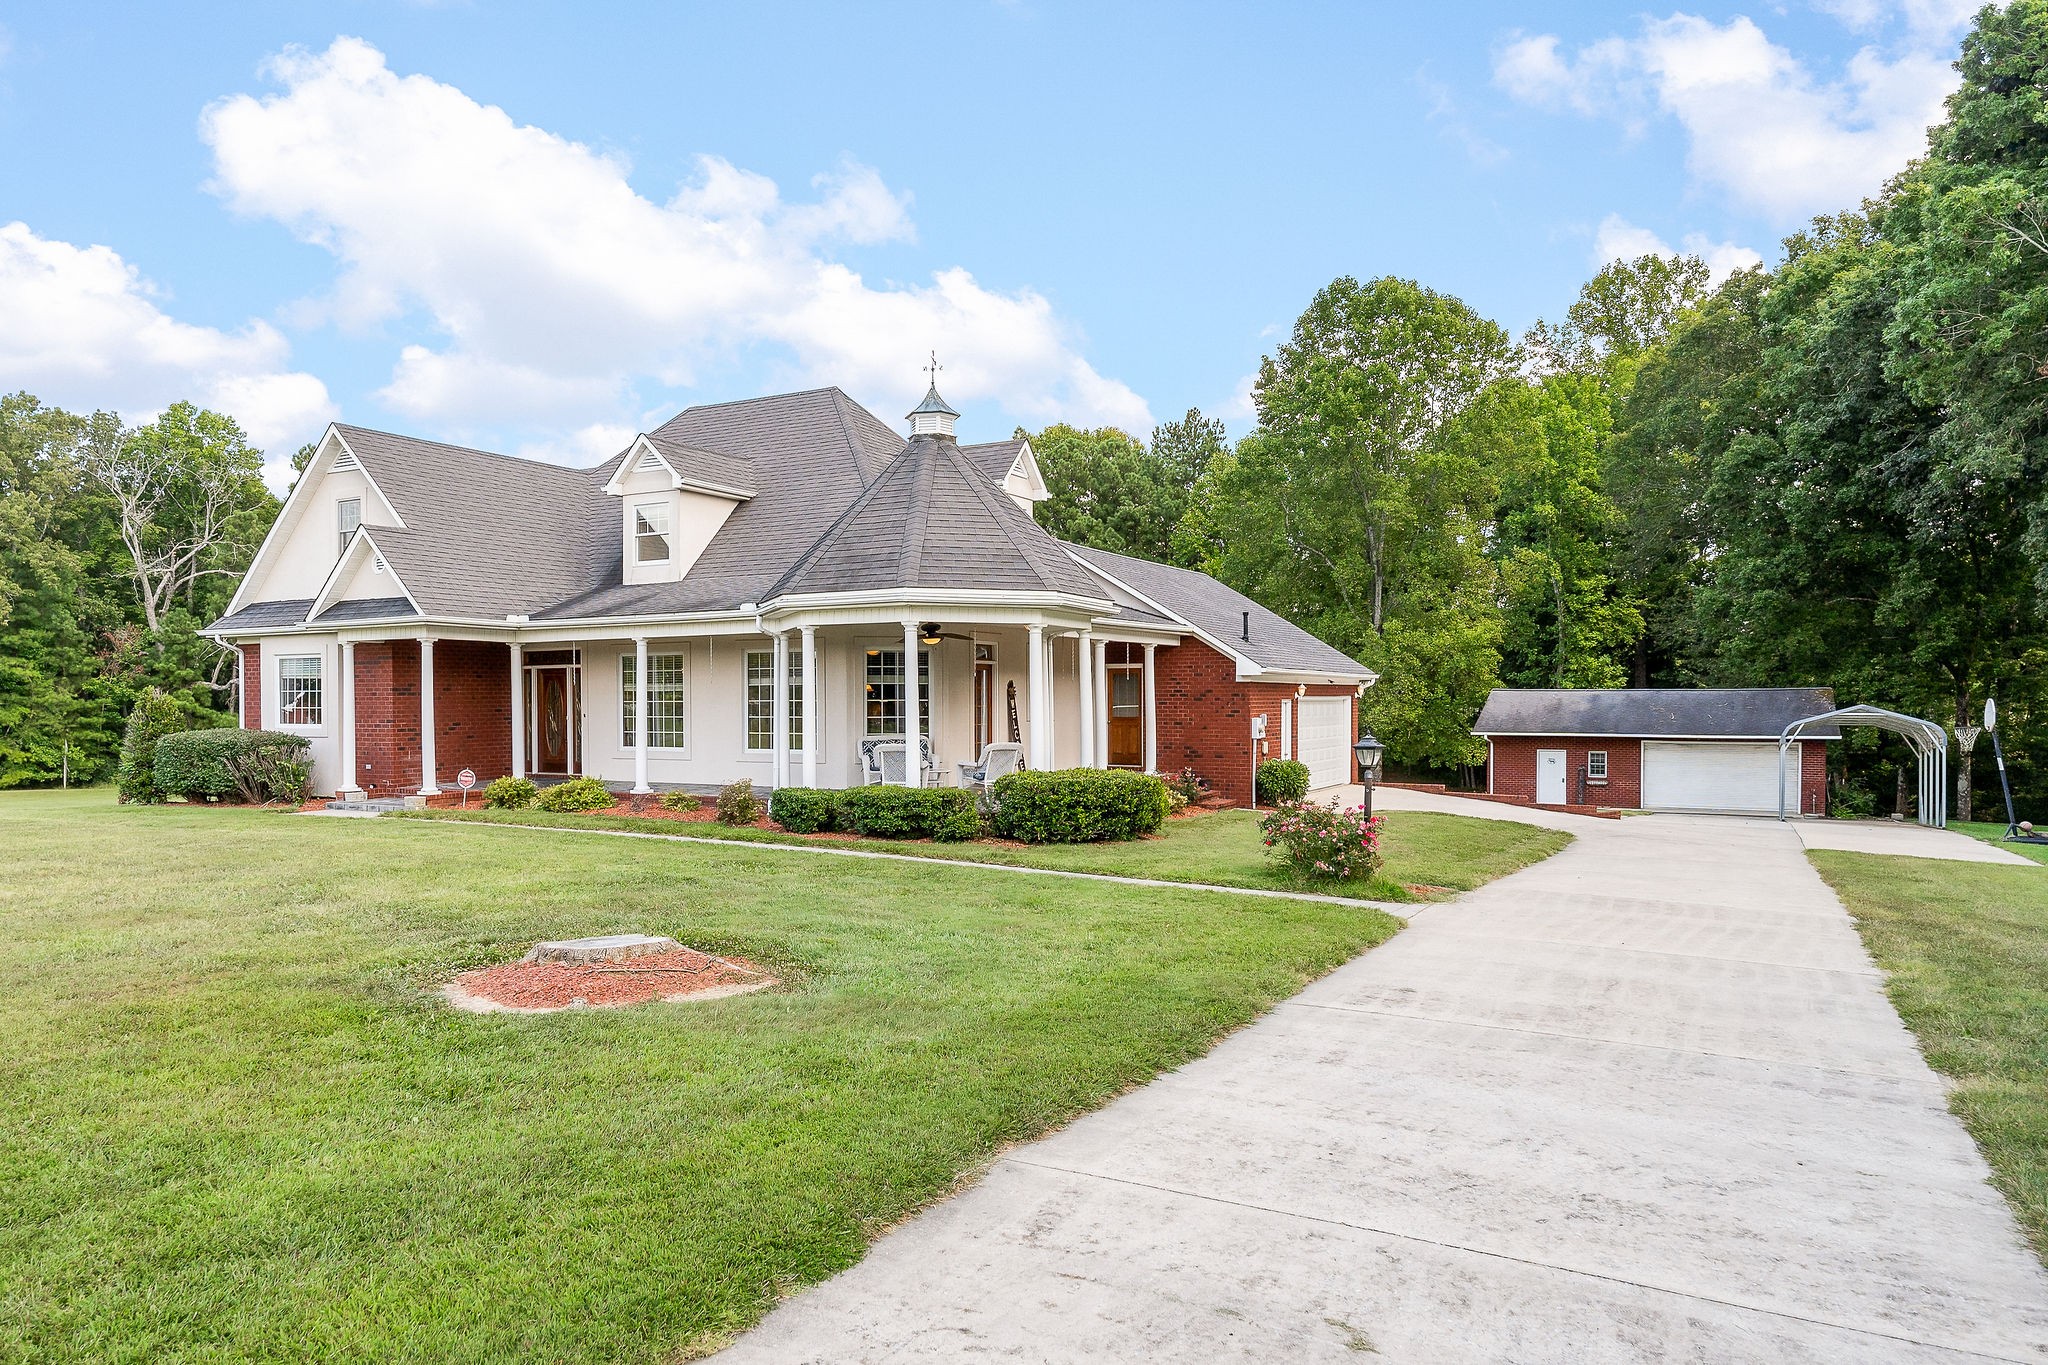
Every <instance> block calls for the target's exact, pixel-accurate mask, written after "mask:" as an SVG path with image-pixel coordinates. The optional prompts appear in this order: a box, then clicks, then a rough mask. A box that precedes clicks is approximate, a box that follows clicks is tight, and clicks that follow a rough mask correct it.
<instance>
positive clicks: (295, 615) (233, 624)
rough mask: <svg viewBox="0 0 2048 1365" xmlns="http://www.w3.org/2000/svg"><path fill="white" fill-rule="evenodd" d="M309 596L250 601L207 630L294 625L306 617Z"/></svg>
mask: <svg viewBox="0 0 2048 1365" xmlns="http://www.w3.org/2000/svg"><path fill="white" fill-rule="evenodd" d="M312 605H313V599H312V598H310V597H281V598H279V599H278V600H277V601H275V602H251V603H250V604H249V605H248V606H246V607H243V608H242V609H241V610H240V611H237V612H233V613H231V614H229V615H227V616H223V617H221V618H220V620H218V621H215V622H214V623H213V624H212V625H210V626H208V627H207V629H208V630H261V629H264V628H266V627H271V626H295V625H297V624H299V623H300V622H301V621H303V620H305V619H306V612H307V611H308V610H309V609H310V608H311V607H312Z"/></svg>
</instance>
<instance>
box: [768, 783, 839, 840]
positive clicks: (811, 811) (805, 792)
mask: <svg viewBox="0 0 2048 1365" xmlns="http://www.w3.org/2000/svg"><path fill="white" fill-rule="evenodd" d="M768 818H769V819H771V820H773V821H774V822H775V823H776V824H778V825H780V826H782V827H783V828H784V829H786V830H788V831H789V832H790V833H791V834H817V833H819V832H820V831H822V830H828V829H832V828H834V827H835V825H836V823H837V821H838V819H839V793H838V792H835V791H826V790H825V789H823V788H821V787H777V788H776V789H775V794H774V795H773V796H770V797H769V798H768Z"/></svg>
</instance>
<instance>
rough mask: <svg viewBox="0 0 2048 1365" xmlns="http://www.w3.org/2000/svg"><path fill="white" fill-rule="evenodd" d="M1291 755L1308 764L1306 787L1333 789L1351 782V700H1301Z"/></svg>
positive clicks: (1327, 698)
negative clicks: (1299, 729)
mask: <svg viewBox="0 0 2048 1365" xmlns="http://www.w3.org/2000/svg"><path fill="white" fill-rule="evenodd" d="M1296 704H1297V705H1298V706H1300V707H1301V735H1300V737H1299V738H1298V740H1297V741H1296V743H1295V753H1296V754H1297V755H1298V756H1299V757H1300V759H1301V761H1302V762H1303V763H1306V764H1308V785H1309V786H1310V787H1311V788H1314V787H1334V786H1336V785H1338V784H1339V783H1342V782H1349V781H1350V780H1351V698H1349V697H1303V698H1302V699H1301V700H1300V701H1299V702H1298V703H1296Z"/></svg>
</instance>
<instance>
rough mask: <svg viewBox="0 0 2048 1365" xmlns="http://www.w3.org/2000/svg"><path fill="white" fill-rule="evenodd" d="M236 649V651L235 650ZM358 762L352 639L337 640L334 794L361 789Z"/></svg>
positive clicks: (350, 794)
mask: <svg viewBox="0 0 2048 1365" xmlns="http://www.w3.org/2000/svg"><path fill="white" fill-rule="evenodd" d="M237 652H238V653H239V651H237ZM362 772H363V770H362V765H361V764H360V763H358V762H357V761H356V642H355V641H354V640H343V641H342V642H341V786H340V788H339V789H337V790H336V792H335V795H337V796H343V797H347V796H355V795H357V794H358V793H360V792H361V791H362V789H363V784H362V783H361V782H359V781H357V779H358V778H360V777H361V776H362Z"/></svg>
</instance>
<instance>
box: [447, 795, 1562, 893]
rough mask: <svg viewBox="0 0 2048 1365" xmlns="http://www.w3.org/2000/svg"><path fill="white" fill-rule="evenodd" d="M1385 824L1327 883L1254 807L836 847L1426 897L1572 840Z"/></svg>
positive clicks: (600, 825)
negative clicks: (1029, 839)
mask: <svg viewBox="0 0 2048 1365" xmlns="http://www.w3.org/2000/svg"><path fill="white" fill-rule="evenodd" d="M407 818H409V819H430V820H467V821H475V822H482V823H500V824H518V825H550V826H560V827H564V828H570V829H579V828H580V829H626V830H635V831H639V832H641V833H649V834H688V835H697V836H700V837H703V838H707V839H734V840H739V841H743V842H754V843H780V844H792V843H808V842H814V841H812V840H810V839H807V838H806V837H805V836H803V835H798V834H784V833H781V832H780V831H770V830H760V829H749V828H740V829H734V828H729V827H727V826H725V825H719V824H713V823H710V822H708V821H707V822H702V823H692V824H678V823H675V822H671V821H661V820H653V819H646V818H642V817H638V816H616V815H550V814H548V813H546V812H544V811H531V810H527V811H479V810H471V811H467V812H465V811H460V810H454V811H450V810H434V811H425V812H417V813H415V814H413V815H411V816H409V817H407ZM1385 818H1386V825H1385V828H1384V830H1383V831H1382V833H1381V851H1382V852H1383V853H1384V854H1385V857H1386V865H1385V866H1384V867H1382V868H1381V869H1380V873H1379V875H1378V876H1377V877H1375V878H1373V879H1372V880H1370V881H1365V882H1356V883H1352V884H1349V885H1340V886H1331V885H1329V884H1327V883H1318V884H1313V885H1307V886H1304V885H1303V884H1302V883H1300V882H1297V881H1295V880H1294V879H1293V878H1292V877H1290V876H1289V875H1288V872H1287V871H1286V869H1285V868H1284V867H1283V866H1282V865H1281V863H1280V861H1279V860H1278V859H1276V858H1271V857H1267V856H1265V854H1266V849H1265V846H1264V845H1263V844H1261V843H1260V842H1259V829H1258V817H1257V816H1255V815H1253V814H1252V813H1251V812H1250V811H1219V812H1216V813H1214V814H1208V815H1196V816H1191V817H1189V818H1187V819H1182V820H1169V821H1168V822H1167V824H1166V827H1165V828H1164V829H1163V830H1162V831H1161V832H1160V834H1159V836H1158V837H1157V838H1152V839H1136V840H1132V841H1130V842H1127V843H1104V844H1040V845H1035V846H1028V847H1020V846H1017V845H1011V844H1002V843H992V842H991V843H960V844H934V843H915V842H896V841H891V840H886V839H857V840H848V839H835V840H832V841H831V843H832V846H833V847H835V848H864V849H874V850H878V851H881V852H885V853H908V854H913V855H915V856H918V857H924V858H946V859H951V860H956V861H959V862H972V863H1001V864H1007V865H1010V866H1014V867H1050V868H1057V869H1059V870H1061V871H1066V872H1104V873H1109V874H1111V875H1114V876H1121V877H1148V878H1153V879H1156V880H1159V881H1168V882H1191V883H1206V884H1208V885H1212V886H1245V887H1254V888H1258V889H1262V890H1278V891H1296V890H1319V891H1335V892H1338V893H1339V894H1342V895H1347V896H1356V897H1358V898H1359V899H1362V900H1378V901H1395V902H1399V901H1416V900H1426V899H1430V898H1431V896H1430V895H1429V894H1428V893H1424V894H1418V893H1416V892H1413V891H1410V890H1409V889H1408V887H1409V886H1411V885H1413V886H1434V887H1445V888H1448V889H1449V890H1452V891H1470V890H1471V889H1472V888H1474V887H1476V886H1480V885H1482V884H1484V883H1486V882H1490V881H1492V880H1493V879H1494V878H1496V877H1503V876H1506V875H1507V874H1508V873H1510V872H1513V871H1515V870H1517V869H1518V868H1523V867H1527V866H1529V864H1531V863H1536V862H1541V861H1542V860H1543V859H1545V858H1548V857H1549V856H1550V855H1551V854H1553V853H1555V852H1557V851H1558V850H1559V849H1561V848H1563V847H1564V846H1565V845H1566V844H1568V843H1570V842H1571V836H1570V835H1569V834H1564V833H1560V832H1559V831H1557V830H1551V829H1543V828H1541V827H1539V826H1536V825H1524V824H1518V823H1515V822H1513V821H1509V820H1477V819H1473V818H1471V817H1470V816H1464V815H1437V814H1434V813H1429V812H1423V811H1390V812H1388V813H1387V815H1386V817H1385Z"/></svg>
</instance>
